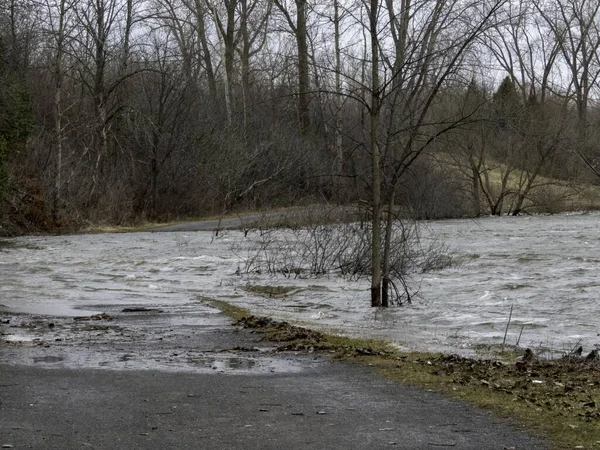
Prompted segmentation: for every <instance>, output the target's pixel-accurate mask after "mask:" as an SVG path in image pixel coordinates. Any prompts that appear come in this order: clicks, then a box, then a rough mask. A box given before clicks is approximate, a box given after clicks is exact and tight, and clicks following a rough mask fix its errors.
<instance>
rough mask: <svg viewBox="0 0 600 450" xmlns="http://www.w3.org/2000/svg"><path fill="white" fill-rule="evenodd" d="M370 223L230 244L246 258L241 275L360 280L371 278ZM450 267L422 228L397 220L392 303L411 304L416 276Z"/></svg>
mask: <svg viewBox="0 0 600 450" xmlns="http://www.w3.org/2000/svg"><path fill="white" fill-rule="evenodd" d="M371 235H372V233H371V225H370V224H365V223H356V222H354V223H337V224H318V225H311V226H306V227H303V228H287V229H279V230H269V231H267V232H260V233H259V232H254V233H252V234H251V233H248V234H247V237H246V240H245V241H243V242H237V243H236V244H234V245H233V246H232V248H231V249H232V251H234V252H235V253H236V254H237V255H238V256H240V258H241V260H242V264H241V266H240V267H238V273H240V274H242V273H268V274H270V275H283V276H286V277H318V276H324V275H329V276H339V277H342V278H343V279H347V280H359V279H361V278H364V277H369V276H371ZM451 263H452V260H451V258H450V256H448V254H447V249H446V247H445V246H444V245H443V244H442V243H440V242H439V241H437V240H436V239H431V238H429V239H424V238H422V236H421V234H420V232H419V224H418V223H417V222H414V221H406V220H396V221H394V223H393V232H392V239H391V245H390V274H389V281H390V283H391V286H392V293H391V294H392V295H391V299H392V300H393V301H395V303H397V304H402V303H404V302H410V301H411V298H412V297H413V296H414V295H415V293H416V291H417V287H416V286H417V284H418V283H417V281H416V279H415V277H416V276H417V275H418V274H422V273H425V272H428V271H431V270H440V269H443V268H445V267H448V266H449V265H450V264H451Z"/></svg>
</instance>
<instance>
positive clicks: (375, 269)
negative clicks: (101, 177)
mask: <svg viewBox="0 0 600 450" xmlns="http://www.w3.org/2000/svg"><path fill="white" fill-rule="evenodd" d="M378 7H379V1H378V0H371V7H370V9H369V31H370V36H371V109H370V119H371V120H370V122H371V129H370V136H369V149H370V151H371V170H372V173H371V184H372V186H371V189H372V199H371V208H372V209H373V218H372V220H373V224H372V228H373V229H372V238H371V259H372V261H371V306H375V307H378V306H381V167H380V165H379V160H380V155H379V144H378V141H377V131H378V128H379V101H380V99H379V95H380V92H379V89H380V86H379V38H378V36H377V16H378V13H379V10H378Z"/></svg>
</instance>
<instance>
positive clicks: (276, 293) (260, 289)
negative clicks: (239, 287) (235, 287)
mask: <svg viewBox="0 0 600 450" xmlns="http://www.w3.org/2000/svg"><path fill="white" fill-rule="evenodd" d="M245 289H246V291H248V292H250V293H251V294H256V295H260V296H262V297H268V298H270V297H285V296H286V295H290V294H292V293H294V294H295V293H296V292H300V291H301V290H302V289H301V288H296V287H291V286H260V285H254V286H246V287H245Z"/></svg>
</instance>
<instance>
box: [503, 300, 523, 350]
mask: <svg viewBox="0 0 600 450" xmlns="http://www.w3.org/2000/svg"><path fill="white" fill-rule="evenodd" d="M514 306H515V304H514V303H513V304H512V305H510V314H509V315H508V323H507V324H506V330H505V331H504V340H503V341H502V345H505V344H506V335H507V334H508V327H510V321H511V319H512V312H513V307H514ZM521 331H522V330H521Z"/></svg>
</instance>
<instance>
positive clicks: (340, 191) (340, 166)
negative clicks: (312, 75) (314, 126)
mask: <svg viewBox="0 0 600 450" xmlns="http://www.w3.org/2000/svg"><path fill="white" fill-rule="evenodd" d="M339 9H340V5H339V1H338V0H334V2H333V26H334V45H335V106H334V107H335V138H334V139H335V175H336V177H337V180H338V181H337V183H336V188H337V195H338V199H342V198H345V194H346V193H345V190H346V183H345V179H344V178H343V174H342V172H343V170H344V150H343V148H342V79H341V75H342V58H341V49H340V11H339Z"/></svg>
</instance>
